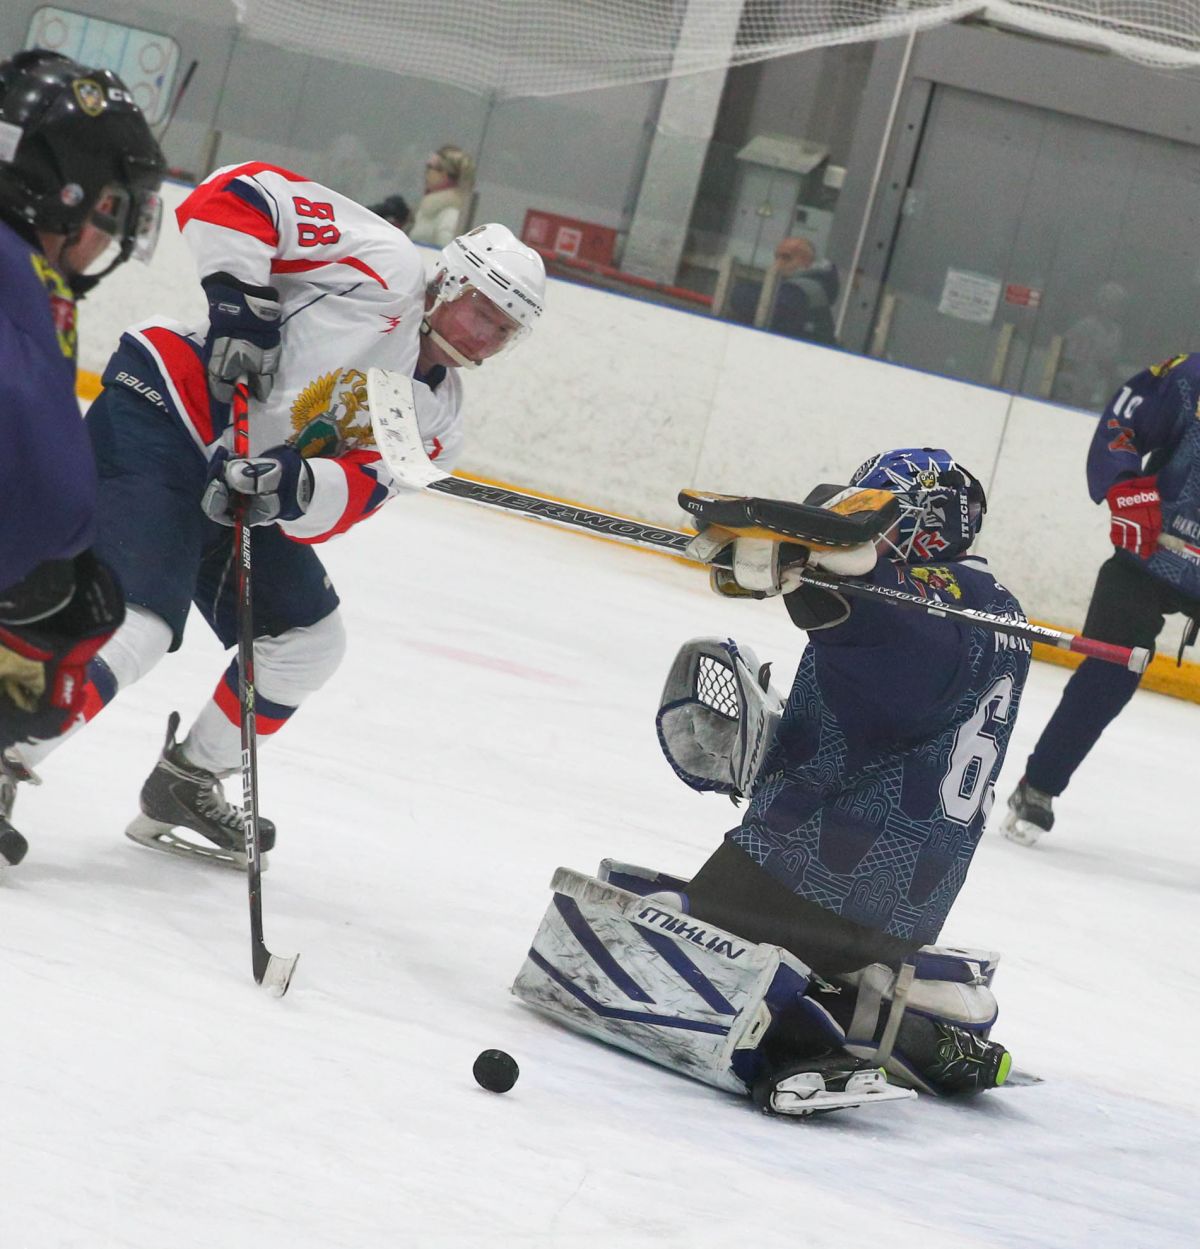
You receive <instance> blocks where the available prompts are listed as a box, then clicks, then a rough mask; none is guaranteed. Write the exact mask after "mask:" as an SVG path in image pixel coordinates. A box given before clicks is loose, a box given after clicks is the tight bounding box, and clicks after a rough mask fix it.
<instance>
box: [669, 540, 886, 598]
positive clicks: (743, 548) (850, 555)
mask: <svg viewBox="0 0 1200 1249" xmlns="http://www.w3.org/2000/svg"><path fill="white" fill-rule="evenodd" d="M688 553H689V555H691V556H692V558H693V559H699V560H700V561H701V562H702V563H707V564H711V565H712V568H711V569H710V573H709V582H710V584H711V585H712V588H713V589H714V590H715V591H716V592H717V593H718V594H722V595H725V596H726V597H727V598H770V597H772V596H773V595H776V594H790V593H791V592H792V591H793V590H795V589H797V588H798V587H799V585H800V573H801V571H802V570H803V569H804V568H806V567H807V568H820V569H822V570H824V571H826V572H831V573H834V574H836V575H838V576H843V577H844V576H865V575H866V574H867V573H869V572H870V571H871V569H872V568H874V567H875V561H876V559H877V558H878V555H877V552H876V549H875V544H874V543H873V542H864V543H861V544H859V545H858V546H851V547H843V548H839V549H837V550H831V551H813V550H810V549H809V548H808V547H806V546H803V545H801V544H800V543H798V542H778V541H773V540H771V539H769V538H734V537H732V536H731V535H729V534H728V533H724V532H723V531H721V530H719V529H716V530H714V529H706V530H703V531H702V532H701V533H699V534H698V535H697V536H696V537H695V538H693V539H692V542H691V545H690V546H689V548H688Z"/></svg>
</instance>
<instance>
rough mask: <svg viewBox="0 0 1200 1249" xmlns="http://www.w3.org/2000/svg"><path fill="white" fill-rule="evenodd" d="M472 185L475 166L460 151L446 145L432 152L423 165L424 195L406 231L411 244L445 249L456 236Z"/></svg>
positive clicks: (464, 153) (457, 148) (468, 157)
mask: <svg viewBox="0 0 1200 1249" xmlns="http://www.w3.org/2000/svg"><path fill="white" fill-rule="evenodd" d="M474 182H475V162H474V160H472V159H471V157H470V156H469V155H468V154H467V153H466V152H464V151H463V150H462V148H460V147H455V146H454V144H452V143H447V144H446V145H445V146H444V147H439V148H438V150H437V151H436V152H433V153H432V154H431V155H430V157H429V159H428V160H427V161H426V162H425V194H424V195H423V196H422V197H421V202H420V203H419V204H418V205H417V211H416V213H415V214H414V216H413V223H412V226H411V227H410V229H409V231H408V234H409V237H410V238H411V239H412V241H413V242H414V243H431V244H432V245H433V246H434V247H445V246H446V244H447V243H449V242H450V240H451V239H452V238H454V236H455V235H456V234H459V233H460V232H461V231H460V229H459V219H460V218H461V216H462V211H463V208H464V206H465V205H466V203H467V201H468V200H469V198H470V195H471V191H472V189H473V187H474Z"/></svg>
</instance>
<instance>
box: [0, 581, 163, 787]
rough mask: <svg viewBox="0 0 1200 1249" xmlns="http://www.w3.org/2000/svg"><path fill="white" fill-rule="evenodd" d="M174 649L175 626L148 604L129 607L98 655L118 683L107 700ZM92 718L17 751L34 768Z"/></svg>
mask: <svg viewBox="0 0 1200 1249" xmlns="http://www.w3.org/2000/svg"><path fill="white" fill-rule="evenodd" d="M170 648H171V627H170V625H168V624H167V622H166V621H165V620H163V618H162V617H161V616H156V615H155V614H154V613H153V612H152V611H148V610H147V609H146V608H144V607H138V606H136V605H130V606H129V607H127V608H126V609H125V620H124V622H123V623H122V625H121V627H120V628H119V629H118V630H117V631H116V633H114V634H113V635H112V637H110V638H109V639H108V641H107V642H105V644H104V645H103V646H102V647H101V648H100V650H99V652H98V653H97V655H96V659H97V660H98V661H99V662H100V663H102V664H103V665H104V666H105V667H106V668H107V669H108V672H109V673H111V675H112V680H113V682H114V683H115V688H113V689H112V690H111V691H110V692H109V693H108V696H107V698H105V700H104V701H105V703H106V704H107V703H108V702H111V701H112V699H113V698H115V697H116V695H117V694H119V693H120V692H121V690H123V689H125V688H127V687H128V686H130V685H132V684H133V683H134V682H135V681H139V680H141V678H142V677H144V676H145V675H146V673H147V672H149V671H150V669H151V668H153V667H154V665H155V664H157V663H158V661H159V660H160V659H161V658H162V657H163V656H164V655H165V654H166V653H167V651H168V650H170ZM92 714H93V715H94V714H95V712H94V711H93V713H92ZM89 718H90V717H88V716H83V715H81V716H79V717H78V718H77V719H76V720H75V721H74V722H73V723H72V724H71V726H70V727H69V728H68V729H66V730H65V731H64V732H62V733H60V734H59V735H58V736H57V737H51V738H49V739H48V740H46V741H37V742H22V743H21V744H20V745H19V746H16V747H14V748H13V753H14V754H15V755H16V756H17V757H18V758H19V759H20V760H21V762H22V763H24V764H25V766H26V767H29V768H34V767H36V766H37V765H38V764H39V763H41V761H42V760H43V759H45V758H46V756H47V755H49V754H50V753H51V751H54V750H57V749H58V747H59V746H61V745H62V744H63V742H65V741H66V740H67V738H68V737H72V736H73V735H74V734H75V733H77V732H78V731H79V730H80V729H81V728H83V726H84V725H85V724H86V723H87V722H88V719H89Z"/></svg>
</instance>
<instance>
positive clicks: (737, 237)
mask: <svg viewBox="0 0 1200 1249" xmlns="http://www.w3.org/2000/svg"><path fill="white" fill-rule="evenodd" d="M828 156H829V149H828V148H826V147H824V146H823V145H822V144H820V143H813V142H811V141H810V140H808V139H796V138H793V137H792V136H790V135H782V134H760V135H755V136H754V138H752V139H751V140H750V142H749V143H747V144H746V145H745V147H743V148H742V149H741V150H740V151H739V152H738V153H737V159H738V161H739V162H740V170H739V174H738V188H737V194H736V196H735V199H734V213H733V228H732V231H731V233H730V239H729V252H730V254H731V255H732V257H733V259H734V260H735V261H736V262H737V263H738V264H742V265H749V266H752V267H754V268H758V269H764V270H765V269H766V268H767V267H768V266H769V265H770V264H771V261H772V259H773V258H774V254H775V248H776V246H777V245H778V243H779V242H780V241H781V240H782V239H784V238H787V237H788V236H789V235H791V234H803V235H804V236H805V237H806V238H809V239H810V240H811V241H812V243H813V245H814V247H816V248H817V250H818V254H819V255H820V254H824V245H825V241H826V239H827V238H828V235H829V225H830V222H831V221H832V214H831V213H828V212H825V211H823V210H821V209H817V208H809V209H807V210H805V211H804V215H803V216H801V208H802V205H803V201H804V200H805V199H806V196H807V192H808V190H809V188H810V183H811V182H812V181H813V180H814V176H816V171H817V170H818V169H819V168H820V167H821V166H822V165H823V164H824V163H825V161H826V159H827V158H828Z"/></svg>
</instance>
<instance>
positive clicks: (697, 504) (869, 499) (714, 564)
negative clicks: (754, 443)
mask: <svg viewBox="0 0 1200 1249" xmlns="http://www.w3.org/2000/svg"><path fill="white" fill-rule="evenodd" d="M679 503H680V506H681V507H683V508H684V509H685V510H686V511H688V512H690V513H691V514H692V515H693V516H695V517H696V518H697V522H698V523H699V525H700V526H701V528H700V532H699V533H698V534H697V535H696V537H695V538H693V539H692V541H691V543H689V545H688V547H687V550H686V551H685V552H684V553H685V555H687V557H688V558H689V559H694V560H696V561H697V562H698V563H702V564H708V565H709V566H710V573H709V579H710V583H711V585H712V588H713V589H714V590H715V591H716V592H717V593H718V594H722V595H725V596H727V597H732V598H767V597H769V596H771V595H776V594H790V593H792V592H793V591H794V590H797V589H798V588H799V587H800V586H801V585H802V584H803V570H804V569H805V568H806V567H807V568H820V569H822V570H823V571H825V572H829V573H833V574H835V575H836V576H842V577H862V576H865V575H866V574H867V573H869V572H870V571H871V569H872V568H874V567H875V562H876V560H877V558H878V551H877V547H876V544H877V542H878V540H879V538H880V537H881V536H882V535H883V534H885V533H886V532H887V531H888V530H889V529H890V528H891V527H892V526H893V525H894V524H895V523H896V520H897V518H898V515H899V511H898V507H897V504H896V500H895V497H894V496H893V495H892V494H890V492H888V491H885V490H861V489H856V488H854V487H842V486H818V487H817V488H816V490H814V491H813V492H812V494H810V495H809V497H808V499H806V500H805V502H803V503H788V502H785V501H782V500H777V499H755V498H737V497H733V496H728V495H704V494H700V493H698V492H695V491H689V490H685V491H683V492H682V493H681V494H680V496H679Z"/></svg>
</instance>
